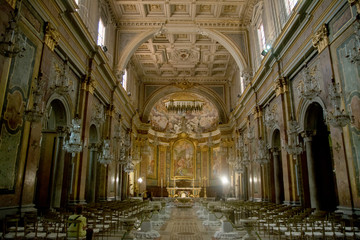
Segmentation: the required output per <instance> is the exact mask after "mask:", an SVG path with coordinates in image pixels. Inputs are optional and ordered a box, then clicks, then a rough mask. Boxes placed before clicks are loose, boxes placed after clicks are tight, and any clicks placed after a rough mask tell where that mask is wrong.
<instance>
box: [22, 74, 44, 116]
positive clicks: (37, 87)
mask: <svg viewBox="0 0 360 240" xmlns="http://www.w3.org/2000/svg"><path fill="white" fill-rule="evenodd" d="M41 77H42V74H41V73H39V76H38V77H37V78H35V79H34V81H35V84H34V85H33V86H32V88H31V89H32V94H33V105H32V108H31V109H30V110H27V111H25V119H26V121H29V122H39V121H40V120H41V119H42V117H43V115H44V102H43V101H42V96H43V94H42V93H43V91H42V87H43V83H44V81H42V80H41Z"/></svg>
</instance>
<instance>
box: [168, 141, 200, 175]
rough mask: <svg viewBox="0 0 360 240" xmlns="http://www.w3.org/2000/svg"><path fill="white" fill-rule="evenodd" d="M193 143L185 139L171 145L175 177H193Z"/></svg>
mask: <svg viewBox="0 0 360 240" xmlns="http://www.w3.org/2000/svg"><path fill="white" fill-rule="evenodd" d="M194 154H195V153H194V145H193V143H192V142H190V141H187V140H185V139H181V140H179V141H177V142H176V143H175V144H174V145H173V169H174V176H175V177H177V178H194V177H195V171H194V156H195V155H194Z"/></svg>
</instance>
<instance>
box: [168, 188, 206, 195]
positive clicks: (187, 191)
mask: <svg viewBox="0 0 360 240" xmlns="http://www.w3.org/2000/svg"><path fill="white" fill-rule="evenodd" d="M166 190H167V191H168V195H169V197H194V198H198V197H200V191H201V187H194V188H192V187H167V188H166Z"/></svg>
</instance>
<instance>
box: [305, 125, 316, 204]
mask: <svg viewBox="0 0 360 240" xmlns="http://www.w3.org/2000/svg"><path fill="white" fill-rule="evenodd" d="M303 136H304V142H305V150H306V161H307V168H308V176H309V189H310V202H311V208H315V209H316V210H318V209H319V208H320V202H319V197H318V186H317V183H316V169H315V160H314V157H313V153H312V146H311V145H312V136H313V133H312V132H310V133H309V132H306V133H305V134H303Z"/></svg>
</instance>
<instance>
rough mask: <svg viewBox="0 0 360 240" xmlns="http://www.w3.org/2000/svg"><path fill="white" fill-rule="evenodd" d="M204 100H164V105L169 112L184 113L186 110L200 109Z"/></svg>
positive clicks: (194, 110) (195, 110)
mask: <svg viewBox="0 0 360 240" xmlns="http://www.w3.org/2000/svg"><path fill="white" fill-rule="evenodd" d="M203 106H204V102H203V101H200V100H175V99H171V100H169V101H167V102H165V107H166V109H167V110H168V111H169V112H177V113H184V112H188V111H193V112H197V111H201V110H202V108H203Z"/></svg>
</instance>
